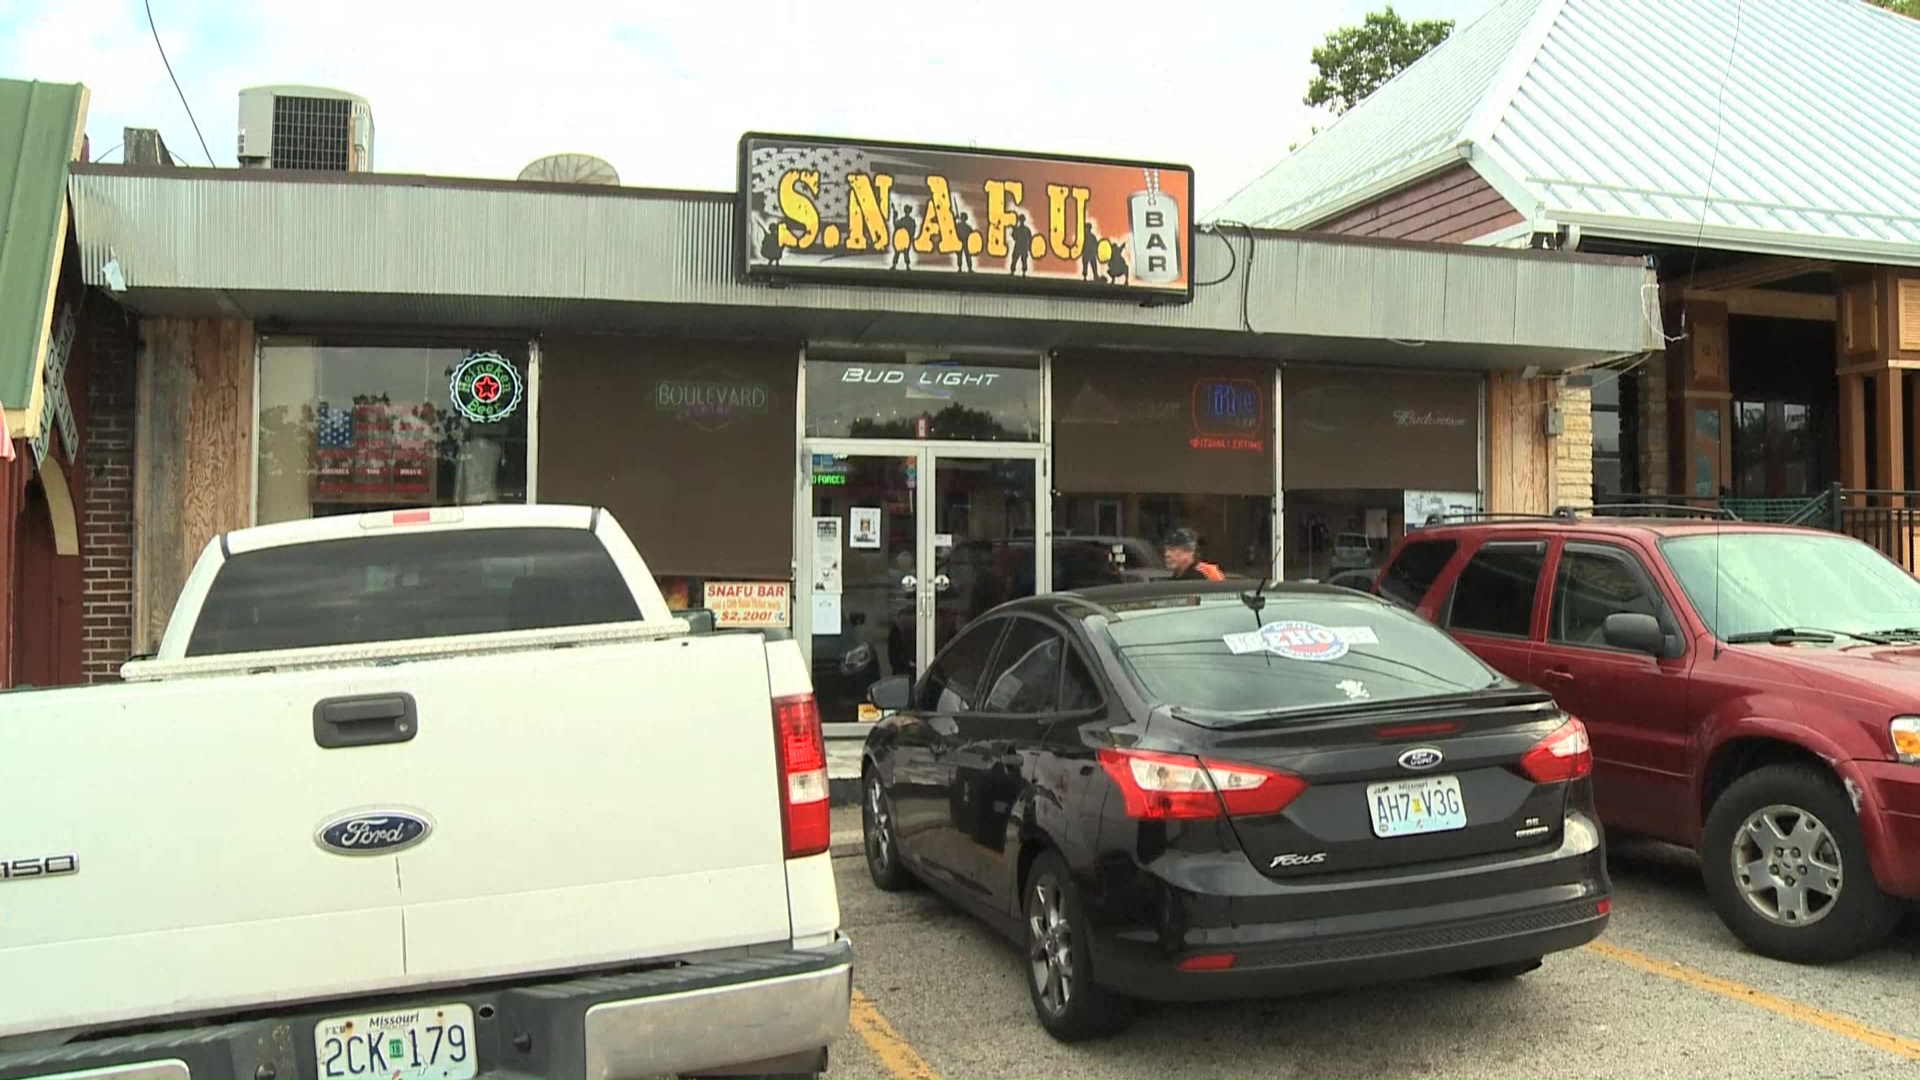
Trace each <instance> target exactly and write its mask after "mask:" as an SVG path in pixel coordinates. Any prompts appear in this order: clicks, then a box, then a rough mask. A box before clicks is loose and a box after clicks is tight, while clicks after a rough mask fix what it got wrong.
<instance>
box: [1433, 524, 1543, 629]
mask: <svg viewBox="0 0 1920 1080" xmlns="http://www.w3.org/2000/svg"><path fill="white" fill-rule="evenodd" d="M1545 562H1546V545H1545V544H1488V545H1486V546H1485V547H1482V548H1481V549H1480V550H1479V551H1476V552H1474V555H1473V559H1472V560H1471V561H1469V562H1468V563H1467V565H1466V569H1464V570H1462V571H1460V580H1459V581H1457V582H1455V583H1454V586H1453V601H1452V603H1451V604H1450V605H1449V611H1448V616H1447V626H1448V628H1449V629H1452V630H1465V631H1468V632H1470V633H1480V634H1500V635H1503V636H1506V637H1521V638H1523V637H1526V636H1528V635H1529V634H1530V633H1532V631H1533V598H1534V594H1535V592H1536V591H1538V589H1539V587H1540V571H1541V569H1542V566H1543V564H1544V563H1545Z"/></svg>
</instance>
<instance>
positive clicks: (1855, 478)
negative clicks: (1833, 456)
mask: <svg viewBox="0 0 1920 1080" xmlns="http://www.w3.org/2000/svg"><path fill="white" fill-rule="evenodd" d="M1840 486H1841V487H1843V488H1853V489H1859V488H1864V487H1866V486H1867V377H1866V376H1865V375H1859V374H1854V373H1847V374H1843V375H1841V376H1840Z"/></svg>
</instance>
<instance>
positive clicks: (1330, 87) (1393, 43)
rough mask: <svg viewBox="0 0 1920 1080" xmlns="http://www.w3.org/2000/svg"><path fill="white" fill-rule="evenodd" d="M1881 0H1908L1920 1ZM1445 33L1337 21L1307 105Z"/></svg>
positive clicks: (1316, 60)
mask: <svg viewBox="0 0 1920 1080" xmlns="http://www.w3.org/2000/svg"><path fill="white" fill-rule="evenodd" d="M1884 2H1887V3H1897V4H1913V3H1920V0H1884ZM1451 33H1453V20H1452V19H1422V20H1421V21H1419V22H1414V23H1410V22H1408V21H1406V20H1405V19H1402V18H1401V17H1400V13H1399V12H1397V11H1395V10H1393V5H1391V4H1389V5H1387V7H1386V8H1385V9H1384V10H1381V11H1375V12H1372V13H1370V14H1369V15H1368V16H1367V18H1366V21H1365V22H1363V23H1361V24H1360V25H1359V26H1343V27H1341V28H1340V29H1338V30H1335V31H1334V32H1333V33H1331V34H1328V35H1327V40H1326V41H1325V42H1323V43H1321V45H1320V47H1319V48H1317V49H1315V50H1313V66H1314V67H1315V68H1317V69H1318V70H1319V72H1320V73H1319V74H1318V75H1315V76H1314V77H1313V81H1312V82H1311V83H1308V84H1307V104H1309V105H1324V106H1326V107H1327V108H1329V109H1332V110H1333V111H1334V112H1336V113H1343V112H1346V111H1347V110H1348V109H1351V108H1353V107H1354V106H1355V105H1358V104H1360V102H1361V100H1362V99H1364V98H1365V97H1366V96H1367V95H1368V94H1371V93H1373V92H1374V91H1375V90H1378V89H1380V87H1381V86H1382V85H1384V84H1385V83H1386V81H1387V80H1388V79H1391V78H1393V77H1394V76H1395V75H1398V74H1400V72H1402V71H1404V70H1406V68H1407V65H1409V64H1411V63H1413V62H1414V61H1415V60H1418V59H1420V58H1421V57H1423V56H1425V55H1427V53H1428V52H1429V51H1431V50H1432V49H1433V47H1434V46H1435V45H1438V44H1440V43H1441V42H1443V41H1445V40H1447V35H1449V34H1451Z"/></svg>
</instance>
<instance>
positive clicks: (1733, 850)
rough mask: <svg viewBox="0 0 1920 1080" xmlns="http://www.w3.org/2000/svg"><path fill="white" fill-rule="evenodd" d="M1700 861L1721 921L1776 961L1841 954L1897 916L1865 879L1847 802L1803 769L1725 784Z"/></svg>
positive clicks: (1863, 850) (1863, 945)
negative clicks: (1727, 785) (1829, 889)
mask: <svg viewBox="0 0 1920 1080" xmlns="http://www.w3.org/2000/svg"><path fill="white" fill-rule="evenodd" d="M1796 840H1798V841H1800V843H1799V844H1798V845H1796V843H1795V841H1796ZM1756 856H1757V857H1758V858H1757V859H1756ZM1700 859H1701V865H1702V871H1703V873H1704V874H1705V877H1706V884H1707V897H1708V899H1709V900H1711V901H1712V903H1713V906H1714V909H1715V910H1716V911H1717V912H1718V913H1719V915H1720V921H1722V922H1724V923H1726V925H1727V928H1728V929H1730V930H1732V931H1733V933H1734V936H1735V937H1737V938H1739V939H1740V940H1741V942H1742V943H1744V944H1745V945H1746V946H1747V948H1749V949H1751V950H1753V951H1754V952H1756V953H1759V954H1760V955H1762V956H1766V957H1771V958H1773V959H1775V960H1785V961H1788V962H1791V963H1796V964H1831V963H1836V962H1839V961H1841V960H1846V959H1849V958H1851V957H1854V956H1857V955H1859V954H1860V953H1862V952H1865V951H1866V950H1868V949H1871V948H1873V947H1875V946H1876V945H1879V944H1880V943H1881V942H1883V941H1885V940H1886V938H1887V936H1888V935H1889V934H1891V933H1892V932H1893V928H1894V925H1895V924H1896V923H1897V922H1898V921H1899V919H1900V915H1901V909H1900V905H1899V904H1897V903H1896V902H1895V901H1894V900H1893V899H1892V898H1890V897H1888V896H1887V895H1886V894H1885V893H1883V892H1881V891H1880V887H1879V885H1878V884H1877V883H1876V882H1875V881H1874V879H1873V866H1872V864H1871V861H1870V860H1869V858H1868V856H1867V845H1866V840H1865V839H1864V838H1863V837H1862V835H1861V832H1860V820H1859V817H1858V816H1857V815H1856V814H1855V813H1854V809H1853V803H1852V800H1850V799H1849V798H1848V797H1847V794H1846V792H1844V791H1843V790H1841V788H1840V785H1839V784H1838V783H1837V782H1835V780H1834V778H1833V776H1832V775H1831V774H1830V773H1828V772H1826V771H1825V770H1823V769H1819V768H1815V767H1814V766H1811V765H1769V766H1767V767H1766V768H1764V769H1757V770H1755V771H1753V772H1751V773H1748V774H1747V775H1745V776H1743V777H1741V778H1740V779H1738V780H1736V781H1734V782H1733V784H1732V785H1731V786H1730V787H1728V788H1727V790H1726V791H1725V792H1723V793H1722V794H1721V795H1720V797H1719V798H1718V799H1717V800H1715V801H1714V804H1713V806H1712V808H1711V809H1709V810H1708V812H1707V823H1706V830H1705V834H1704V839H1703V845H1702V850H1701V856H1700ZM1829 883H1830V884H1831V887H1832V888H1831V891H1828V886H1829Z"/></svg>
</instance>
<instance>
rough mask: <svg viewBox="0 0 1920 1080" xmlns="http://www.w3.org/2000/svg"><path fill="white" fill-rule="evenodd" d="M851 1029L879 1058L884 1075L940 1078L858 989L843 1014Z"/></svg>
mask: <svg viewBox="0 0 1920 1080" xmlns="http://www.w3.org/2000/svg"><path fill="white" fill-rule="evenodd" d="M847 1019H848V1021H849V1022H850V1023H851V1024H852V1025H853V1030H854V1032H855V1033H856V1034H858V1035H859V1036H860V1041H861V1042H863V1043H866V1044H867V1049H869V1050H871V1051H873V1056H874V1057H876V1058H879V1059H880V1065H881V1067H882V1068H884V1069H886V1070H887V1075H889V1076H892V1077H895V1078H896V1080H940V1074H939V1073H937V1072H934V1071H933V1066H931V1065H929V1064H927V1059H926V1058H923V1057H921V1056H920V1054H919V1052H918V1051H916V1050H915V1049H914V1048H913V1044H912V1043H909V1042H908V1041H907V1040H905V1039H903V1038H901V1037H900V1033H899V1032H897V1031H895V1030H893V1025H892V1024H889V1023H887V1018H886V1017H884V1016H882V1015H880V1008H879V1006H877V1005H875V1004H874V1003H873V999H872V998H870V997H868V996H867V995H865V994H863V993H861V992H860V991H858V990H855V991H854V992H853V1008H852V1010H851V1011H850V1012H849V1013H848V1015H847Z"/></svg>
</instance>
